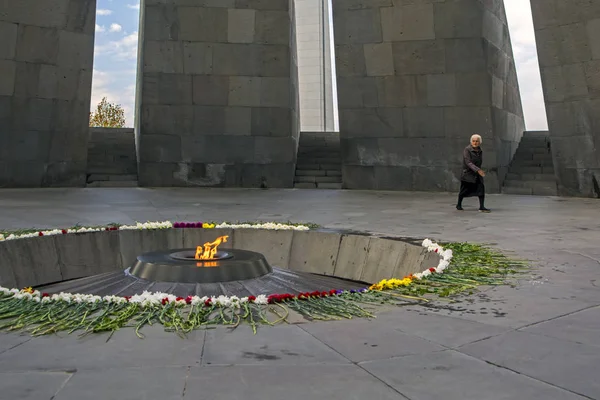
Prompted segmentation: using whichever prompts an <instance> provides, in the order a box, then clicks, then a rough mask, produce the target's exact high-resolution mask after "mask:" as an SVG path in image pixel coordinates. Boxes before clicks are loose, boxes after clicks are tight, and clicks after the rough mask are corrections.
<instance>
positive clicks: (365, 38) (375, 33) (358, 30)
mask: <svg viewBox="0 0 600 400" xmlns="http://www.w3.org/2000/svg"><path fill="white" fill-rule="evenodd" d="M333 27H334V37H335V43H336V45H337V44H357V43H361V44H364V43H381V42H382V40H383V34H382V29H381V14H380V12H379V8H368V9H362V10H351V11H345V10H339V11H337V12H336V13H334V24H333Z"/></svg>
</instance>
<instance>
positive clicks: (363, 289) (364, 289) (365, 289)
mask: <svg viewBox="0 0 600 400" xmlns="http://www.w3.org/2000/svg"><path fill="white" fill-rule="evenodd" d="M367 290H368V289H367V288H362V289H360V290H359V291H358V292H359V293H364V292H366V291H367Z"/></svg>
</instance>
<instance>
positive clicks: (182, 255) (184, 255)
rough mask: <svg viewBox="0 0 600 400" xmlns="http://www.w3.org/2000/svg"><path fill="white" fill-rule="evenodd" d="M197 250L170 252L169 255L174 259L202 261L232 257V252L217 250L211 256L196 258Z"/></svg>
mask: <svg viewBox="0 0 600 400" xmlns="http://www.w3.org/2000/svg"><path fill="white" fill-rule="evenodd" d="M196 254H197V250H183V251H178V252H176V253H171V254H169V256H170V257H171V258H173V259H174V260H183V261H196V262H204V261H217V260H225V259H227V258H232V257H233V254H231V253H228V252H226V251H221V250H219V251H217V252H216V253H215V255H214V256H213V257H212V258H208V259H198V258H196Z"/></svg>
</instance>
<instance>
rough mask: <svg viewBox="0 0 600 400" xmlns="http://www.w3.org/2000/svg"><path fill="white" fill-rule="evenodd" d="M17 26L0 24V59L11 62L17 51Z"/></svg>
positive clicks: (6, 23) (5, 23) (7, 23)
mask: <svg viewBox="0 0 600 400" xmlns="http://www.w3.org/2000/svg"><path fill="white" fill-rule="evenodd" d="M17 27H18V25H17V24H12V23H9V22H0V37H1V38H2V42H0V59H3V60H13V59H14V57H15V53H16V49H17V32H18V29H17Z"/></svg>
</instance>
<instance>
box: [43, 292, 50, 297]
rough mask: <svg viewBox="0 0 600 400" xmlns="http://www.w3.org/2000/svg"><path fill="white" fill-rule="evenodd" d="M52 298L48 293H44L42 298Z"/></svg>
mask: <svg viewBox="0 0 600 400" xmlns="http://www.w3.org/2000/svg"><path fill="white" fill-rule="evenodd" d="M48 296H50V295H49V294H48V293H42V297H48Z"/></svg>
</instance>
